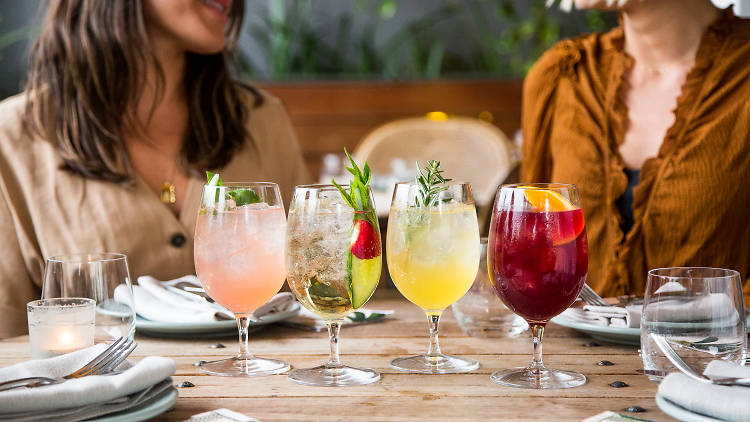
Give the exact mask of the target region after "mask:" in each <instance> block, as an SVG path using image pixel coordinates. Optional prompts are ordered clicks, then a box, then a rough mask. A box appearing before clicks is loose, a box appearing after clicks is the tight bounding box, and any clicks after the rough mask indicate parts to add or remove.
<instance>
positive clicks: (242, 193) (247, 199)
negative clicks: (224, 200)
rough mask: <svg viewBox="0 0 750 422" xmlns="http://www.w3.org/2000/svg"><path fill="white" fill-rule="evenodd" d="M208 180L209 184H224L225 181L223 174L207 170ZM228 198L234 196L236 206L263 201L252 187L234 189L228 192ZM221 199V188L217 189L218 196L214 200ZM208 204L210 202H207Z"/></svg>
mask: <svg viewBox="0 0 750 422" xmlns="http://www.w3.org/2000/svg"><path fill="white" fill-rule="evenodd" d="M206 180H207V185H208V186H224V182H222V180H221V176H219V174H218V173H212V172H210V171H207V172H206ZM226 195H227V197H228V198H232V200H234V203H235V205H236V206H238V207H241V206H243V205H247V204H256V203H258V202H261V200H260V196H258V194H257V193H255V192H253V191H252V190H250V189H242V188H240V189H232V190H230V191H227V193H226ZM218 201H219V189H216V197H215V198H214V202H218ZM207 205H208V204H207Z"/></svg>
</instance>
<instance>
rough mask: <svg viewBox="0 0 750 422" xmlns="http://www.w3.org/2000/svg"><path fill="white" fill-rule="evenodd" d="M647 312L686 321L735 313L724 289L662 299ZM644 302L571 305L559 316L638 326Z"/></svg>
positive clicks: (604, 324)
mask: <svg viewBox="0 0 750 422" xmlns="http://www.w3.org/2000/svg"><path fill="white" fill-rule="evenodd" d="M648 313H649V316H650V317H651V318H650V319H651V320H654V321H657V320H658V321H669V322H688V321H708V320H714V321H716V320H723V319H729V321H731V320H732V319H733V318H735V317H736V311H735V308H734V304H733V303H732V299H731V298H730V297H729V296H728V295H726V294H724V293H712V294H709V295H707V296H703V297H697V298H695V299H693V300H689V301H685V300H665V301H663V302H661V303H656V304H653V305H651V306H649V311H648ZM642 314H643V306H642V305H641V304H640V303H639V304H633V305H628V306H626V307H624V308H623V307H619V306H593V305H586V306H584V307H583V308H570V309H567V310H566V311H565V312H563V313H562V314H560V316H561V317H564V318H567V319H569V320H572V321H575V322H581V323H584V324H592V325H599V326H602V327H627V328H639V327H640V326H641V317H642Z"/></svg>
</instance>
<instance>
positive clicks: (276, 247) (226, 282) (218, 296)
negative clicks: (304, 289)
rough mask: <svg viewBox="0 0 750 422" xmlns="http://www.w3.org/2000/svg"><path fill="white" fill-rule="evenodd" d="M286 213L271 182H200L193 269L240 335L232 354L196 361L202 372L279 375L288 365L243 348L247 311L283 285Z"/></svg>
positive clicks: (246, 339)
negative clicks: (231, 315)
mask: <svg viewBox="0 0 750 422" xmlns="http://www.w3.org/2000/svg"><path fill="white" fill-rule="evenodd" d="M285 233H286V216H285V214H284V205H283V203H282V201H281V195H280V193H279V187H278V185H276V184H275V183H243V184H235V183H228V184H226V185H223V186H221V182H220V179H219V178H218V176H216V177H215V178H210V182H209V184H207V185H206V186H204V187H203V196H202V198H201V208H200V211H199V212H198V220H197V222H196V226H195V245H194V246H195V251H194V254H195V271H196V273H197V275H198V279H199V280H200V281H201V284H202V285H203V288H204V289H205V290H206V293H208V295H209V296H211V298H212V299H213V300H215V301H216V302H217V303H219V304H221V305H223V306H224V307H225V308H227V309H229V310H230V311H232V312H234V315H235V318H236V319H237V327H238V330H239V336H240V352H239V354H238V355H237V356H235V357H232V358H229V359H222V360H218V361H213V362H201V363H200V365H199V366H200V368H201V370H203V371H204V372H208V373H210V374H214V375H223V376H258V375H271V374H280V373H282V372H286V371H288V370H289V364H288V363H286V362H284V361H280V360H275V359H263V358H258V357H254V356H252V355H250V353H249V352H248V338H247V333H248V327H249V325H250V322H251V320H252V319H254V316H253V311H255V310H256V309H258V308H259V307H260V306H261V305H263V304H264V303H266V302H268V300H269V299H271V298H272V297H273V296H274V295H275V294H276V293H277V292H278V291H279V289H280V288H281V286H282V285H283V284H284V280H285V278H286V270H285V265H284V239H285Z"/></svg>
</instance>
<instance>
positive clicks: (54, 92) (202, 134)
mask: <svg viewBox="0 0 750 422" xmlns="http://www.w3.org/2000/svg"><path fill="white" fill-rule="evenodd" d="M244 8H245V4H244V1H243V0H235V1H234V2H232V8H231V10H230V11H229V23H228V26H227V31H228V33H227V35H228V39H229V42H228V48H227V49H225V50H224V51H223V52H221V53H217V54H211V55H200V54H193V53H187V57H186V60H185V74H184V86H185V90H186V97H187V103H188V104H187V107H188V116H189V117H188V130H187V131H186V135H185V139H184V140H183V144H182V150H181V152H180V160H181V164H182V165H183V167H184V168H185V169H187V170H188V171H189V172H191V173H193V174H195V173H197V172H201V171H203V170H205V169H216V168H221V167H223V166H224V165H226V164H227V163H228V162H229V160H230V158H231V157H232V155H233V153H234V152H235V151H236V150H237V149H239V148H240V147H242V145H243V144H244V142H245V141H246V140H249V141H250V142H252V139H251V137H250V134H249V133H248V132H247V130H246V129H245V123H246V121H247V119H248V117H249V113H250V108H251V107H252V106H257V105H259V104H260V103H261V102H262V97H261V96H260V94H259V93H258V92H257V91H256V90H254V89H253V88H251V87H249V86H246V85H242V84H240V83H238V82H236V81H235V80H234V79H233V78H232V76H231V73H230V69H229V63H231V61H230V56H229V53H228V50H229V49H230V48H231V46H233V45H234V43H235V41H236V39H237V37H238V34H239V29H240V27H241V25H242V18H243V15H244ZM149 66H153V67H154V68H155V69H156V70H157V71H156V74H157V78H156V79H157V81H156V91H157V95H156V99H157V101H158V99H159V98H161V95H162V94H163V90H164V74H163V71H162V69H161V67H160V66H159V63H158V62H157V59H156V56H155V54H154V52H153V50H152V48H151V45H150V43H149V38H148V35H147V32H146V24H145V21H144V15H143V4H142V0H117V1H102V0H50V1H49V4H48V9H47V13H46V16H45V21H44V25H43V27H42V32H41V34H40V36H39V38H38V39H37V41H36V42H35V44H34V46H33V47H32V50H31V54H30V66H29V74H28V80H27V83H26V94H27V98H28V100H27V103H26V111H25V117H24V123H25V124H24V127H25V128H26V130H28V131H29V132H30V133H32V134H34V135H38V136H41V137H42V138H43V139H45V140H47V141H49V142H51V143H52V144H53V145H54V146H55V147H56V149H57V151H58V152H59V153H60V156H61V157H62V159H63V167H64V168H66V169H69V170H71V171H73V172H75V173H78V174H81V175H82V176H84V177H87V178H91V179H99V180H106V181H111V182H118V183H120V182H130V181H132V179H133V173H132V172H133V169H132V166H131V164H130V160H129V158H128V154H127V151H126V149H125V144H124V142H123V128H124V127H134V128H139V127H140V126H141V123H139V122H138V121H137V118H136V115H135V110H136V107H135V106H134V105H135V104H138V101H139V99H140V98H141V95H142V91H143V88H144V84H145V81H144V79H145V78H143V75H144V73H145V69H147V68H148V67H149ZM248 91H249V92H248ZM248 99H250V100H248ZM250 103H252V104H250ZM154 106H155V104H154ZM152 110H153V109H152ZM130 125H132V126H130Z"/></svg>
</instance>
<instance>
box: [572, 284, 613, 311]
mask: <svg viewBox="0 0 750 422" xmlns="http://www.w3.org/2000/svg"><path fill="white" fill-rule="evenodd" d="M578 297H580V298H581V299H583V301H584V302H586V304H587V305H593V306H613V305H611V304H610V303H608V302H607V301H606V300H604V298H602V297H601V296H599V295H598V294H597V293H596V292H595V291H594V289H592V288H591V287H589V285H588V284H586V283H583V290H581V293H580V294H579V295H578Z"/></svg>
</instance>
